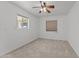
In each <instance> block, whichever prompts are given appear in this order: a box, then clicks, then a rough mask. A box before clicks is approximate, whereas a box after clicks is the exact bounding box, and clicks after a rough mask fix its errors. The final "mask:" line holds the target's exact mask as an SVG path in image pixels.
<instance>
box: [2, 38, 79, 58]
mask: <svg viewBox="0 0 79 59" xmlns="http://www.w3.org/2000/svg"><path fill="white" fill-rule="evenodd" d="M2 57H3V58H4V57H5V58H75V57H78V56H77V55H76V53H75V52H74V50H73V49H72V47H71V46H70V45H69V43H68V42H67V41H63V40H50V39H37V40H35V41H33V42H31V43H29V44H26V45H24V46H23V47H21V48H19V49H16V50H15V51H13V52H10V53H8V54H6V55H4V56H2Z"/></svg>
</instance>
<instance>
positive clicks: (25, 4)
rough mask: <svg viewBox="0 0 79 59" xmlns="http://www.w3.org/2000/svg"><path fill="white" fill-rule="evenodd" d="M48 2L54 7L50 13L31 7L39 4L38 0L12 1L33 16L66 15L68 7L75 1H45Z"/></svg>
mask: <svg viewBox="0 0 79 59" xmlns="http://www.w3.org/2000/svg"><path fill="white" fill-rule="evenodd" d="M45 2H47V3H48V4H54V5H55V9H54V11H53V12H52V13H50V14H49V13H44V12H42V13H40V14H39V10H40V9H39V8H32V7H35V6H40V2H39V1H14V2H12V3H14V4H16V5H17V6H19V7H21V8H23V9H24V10H26V11H28V12H29V13H31V14H33V15H35V16H38V17H39V16H45V15H66V14H67V13H69V11H70V9H71V8H72V6H73V4H74V3H75V1H45Z"/></svg>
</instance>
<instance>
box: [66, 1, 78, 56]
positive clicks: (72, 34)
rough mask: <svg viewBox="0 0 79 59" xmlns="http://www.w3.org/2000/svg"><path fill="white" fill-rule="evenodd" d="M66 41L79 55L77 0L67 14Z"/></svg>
mask: <svg viewBox="0 0 79 59" xmlns="http://www.w3.org/2000/svg"><path fill="white" fill-rule="evenodd" d="M67 25H68V27H67V28H68V29H67V35H68V41H69V42H70V44H71V46H72V47H73V49H74V50H75V52H76V53H77V55H78V56H79V2H76V3H75V5H74V6H73V8H72V9H71V11H70V13H69V14H68V16H67Z"/></svg>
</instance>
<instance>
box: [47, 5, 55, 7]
mask: <svg viewBox="0 0 79 59" xmlns="http://www.w3.org/2000/svg"><path fill="white" fill-rule="evenodd" d="M47 8H55V6H54V5H49V6H47Z"/></svg>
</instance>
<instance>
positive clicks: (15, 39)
mask: <svg viewBox="0 0 79 59" xmlns="http://www.w3.org/2000/svg"><path fill="white" fill-rule="evenodd" d="M17 14H21V15H24V16H26V17H27V16H28V17H29V18H30V30H23V29H17V22H16V16H17ZM37 22H38V21H37V18H35V17H34V16H32V15H30V14H29V13H27V12H25V11H23V10H22V9H20V8H18V7H15V6H13V5H12V4H10V3H8V2H0V55H3V54H5V53H7V52H10V51H11V50H14V49H16V48H18V47H20V46H22V45H24V44H26V43H28V42H30V41H32V40H34V39H37V37H38V35H37V34H38V27H39V26H38V23H37Z"/></svg>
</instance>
